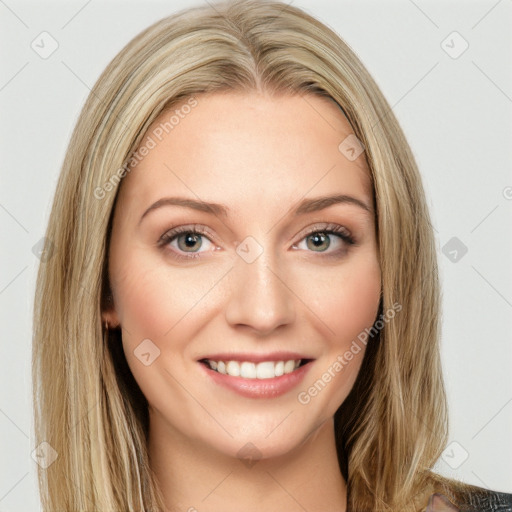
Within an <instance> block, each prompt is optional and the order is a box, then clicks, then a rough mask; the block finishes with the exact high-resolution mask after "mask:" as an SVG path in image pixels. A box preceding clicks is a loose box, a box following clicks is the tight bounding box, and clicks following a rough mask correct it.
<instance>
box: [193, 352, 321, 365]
mask: <svg viewBox="0 0 512 512" xmlns="http://www.w3.org/2000/svg"><path fill="white" fill-rule="evenodd" d="M203 359H209V360H210V361H226V362H227V361H238V362H243V361H248V362H250V363H263V362H265V361H289V360H290V359H295V360H297V359H309V360H312V359H314V358H313V357H310V356H306V355H304V354H299V353H298V352H284V351H282V352H272V353H269V354H256V353H250V354H230V353H228V352H223V353H218V354H210V355H207V356H203V357H200V358H199V359H198V361H201V360H203Z"/></svg>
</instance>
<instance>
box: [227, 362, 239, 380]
mask: <svg viewBox="0 0 512 512" xmlns="http://www.w3.org/2000/svg"><path fill="white" fill-rule="evenodd" d="M226 373H227V374H228V375H231V377H239V376H240V363H239V362H238V361H228V364H227V365H226Z"/></svg>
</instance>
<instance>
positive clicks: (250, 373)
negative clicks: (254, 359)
mask: <svg viewBox="0 0 512 512" xmlns="http://www.w3.org/2000/svg"><path fill="white" fill-rule="evenodd" d="M230 375H231V374H230ZM240 376H241V377H245V378H246V379H255V378H256V365H255V364H254V363H248V362H247V361H244V362H243V363H242V364H241V365H240Z"/></svg>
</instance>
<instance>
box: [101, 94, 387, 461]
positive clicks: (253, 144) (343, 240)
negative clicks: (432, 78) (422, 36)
mask: <svg viewBox="0 0 512 512" xmlns="http://www.w3.org/2000/svg"><path fill="white" fill-rule="evenodd" d="M184 105H189V107H186V106H185V107H184ZM175 111H177V112H175ZM172 116H174V117H172ZM171 118H172V119H171ZM351 133H352V130H351V128H350V125H349V123H348V121H347V120H346V118H345V117H344V115H343V114H342V112H341V111H340V110H339V108H338V107H337V106H336V104H335V103H334V102H332V101H330V100H327V99H324V98H320V97H318V96H313V95H305V96H302V97H301V96H298V95H284V96H280V97H275V98H271V97H269V96H266V95H259V94H256V93H254V94H238V93H232V92H231V93H215V94H208V95H199V96H197V97H196V98H195V100H189V101H188V102H183V103H182V104H181V107H180V105H178V106H176V107H174V108H173V110H172V112H167V113H164V114H162V115H161V116H160V117H159V118H158V119H157V120H156V121H155V122H154V124H153V125H152V126H151V127H150V129H149V130H148V133H147V134H146V138H145V140H144V141H143V143H142V144H141V146H140V147H139V152H138V155H139V157H140V158H141V160H140V162H139V163H138V164H137V165H136V167H135V168H133V170H131V172H130V173H128V174H127V175H126V177H125V178H124V179H123V181H122V183H121V188H120V191H119V197H118V202H117V205H116V210H115V214H114V222H113V231H112V238H111V245H110V254H109V258H110V259H109V274H110V282H111V288H112V292H113V297H114V308H113V309H112V310H111V311H110V312H108V313H107V314H106V315H105V319H107V320H108V321H109V323H110V324H111V325H113V326H115V325H118V324H120V326H121V328H122V339H123V348H124V353H125V355H126V359H127V362H128V365H129V367H130V369H131V371H132V373H133V375H134V377H135V379H136V381H137V383H138V385H139V386H140V388H141V390H142V392H143V393H144V395H145V396H146V398H147V400H148V403H149V408H150V409H149V411H150V425H151V431H152V432H153V431H157V430H158V431H159V432H166V433H167V434H168V435H169V436H173V438H175V439H181V440H187V441H191V442H193V443H195V444H196V445H197V446H201V447H202V448H209V449H214V450H217V451H219V452H221V453H223V454H225V455H231V456H242V457H245V455H246V454H245V453H244V450H245V451H247V450H249V451H250V450H253V451H257V453H258V457H264V458H265V457H271V456H277V455H282V454H284V453H287V452H289V451H290V450H291V449H293V448H294V447H297V446H299V445H300V444H301V443H303V442H304V441H305V440H306V439H307V437H308V436H309V435H310V434H311V433H312V432H314V431H315V430H316V429H318V428H319V427H320V426H321V425H322V424H324V423H325V421H326V420H328V419H332V417H333V415H334V413H335V411H336V409H337V408H338V407H339V406H340V404H341V403H342V402H343V400H344V399H345V398H346V396H347V394H348V393H349V391H350V389H351V387H352V385H353V383H354V381H355V378H356V376H357V373H358V371H359V368H360V365H361V362H362V358H363V355H364V349H365V345H364V344H363V343H361V341H359V340H358V335H360V334H361V333H364V331H365V328H366V329H369V328H370V327H371V326H372V324H373V322H374V321H375V319H376V315H377V313H378V306H379V298H380V287H381V282H380V267H379V261H378V254H377V245H376V237H375V223H374V222H375V220H374V212H373V206H372V188H371V182H370V179H369V171H368V168H367V166H366V162H365V159H364V152H363V153H362V154H361V155H360V156H358V157H357V153H358V149H359V148H358V147H357V146H354V144H353V138H349V139H347V140H346V141H345V142H344V143H343V144H342V145H341V146H340V144H341V143H342V142H343V141H344V140H345V139H346V138H347V136H349V135H350V134H351ZM352 137H354V136H352ZM356 140H357V139H356ZM351 147H352V148H353V150H351V149H350V148H351ZM143 148H145V149H143ZM355 157H357V158H355ZM333 196H336V197H337V199H336V200H330V199H329V200H327V199H321V198H324V197H333ZM178 198H179V199H178ZM210 203H212V204H214V206H208V204H210ZM177 229H179V232H176V231H175V230H177ZM195 231H196V232H195ZM354 342H355V343H354ZM230 361H231V362H230ZM297 364H298V365H300V366H298V367H297V368H296V366H297ZM215 368H216V370H215ZM240 373H241V375H239V374H240ZM249 443H250V444H249ZM249 456H251V454H249Z"/></svg>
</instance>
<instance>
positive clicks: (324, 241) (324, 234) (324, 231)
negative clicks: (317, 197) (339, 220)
mask: <svg viewBox="0 0 512 512" xmlns="http://www.w3.org/2000/svg"><path fill="white" fill-rule="evenodd" d="M333 237H335V238H337V240H335V242H334V249H333V250H331V251H329V252H327V250H328V249H329V248H331V245H332V243H333V242H332V241H331V240H332V238H333ZM303 241H305V243H306V250H311V251H312V252H319V253H327V254H329V255H331V254H333V253H334V255H336V254H338V253H339V252H340V251H344V250H346V245H347V244H348V245H354V244H355V240H354V239H353V238H352V236H351V234H350V232H349V231H348V230H347V229H346V228H344V227H343V226H339V225H337V224H329V225H327V226H324V227H319V226H315V227H313V228H312V229H310V230H309V231H308V232H307V233H306V235H305V237H304V238H302V240H301V242H300V243H302V242H303ZM300 243H299V244H296V245H294V246H293V248H294V249H302V248H303V247H300ZM336 245H337V246H338V247H336Z"/></svg>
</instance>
